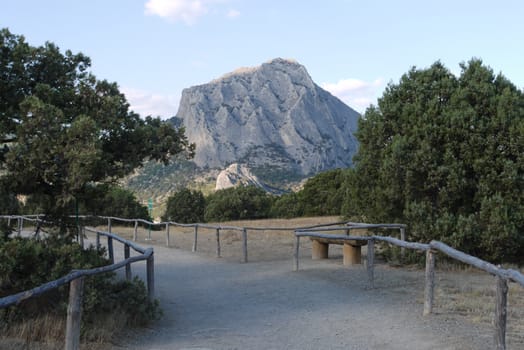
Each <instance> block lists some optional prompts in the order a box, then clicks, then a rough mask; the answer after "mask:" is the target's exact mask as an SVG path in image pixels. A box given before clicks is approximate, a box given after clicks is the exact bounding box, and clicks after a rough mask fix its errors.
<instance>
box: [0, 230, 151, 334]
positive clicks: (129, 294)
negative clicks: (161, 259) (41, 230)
mask: <svg viewBox="0 0 524 350" xmlns="http://www.w3.org/2000/svg"><path fill="white" fill-rule="evenodd" d="M104 253H105V251H104V250H101V251H97V250H96V249H94V248H92V247H91V248H89V249H86V250H84V249H82V248H81V247H80V246H79V245H78V244H75V243H67V242H64V241H63V240H59V239H56V238H54V237H50V238H47V239H44V240H36V239H26V238H12V239H8V240H6V241H3V242H1V243H0V261H1V263H0V297H3V296H6V295H11V294H14V293H17V292H20V291H23V290H27V289H31V288H34V287H36V286H39V285H41V284H43V283H45V282H49V281H52V280H55V279H58V278H60V277H62V276H64V275H66V274H67V273H69V272H70V271H71V270H72V269H89V268H94V267H99V266H104V265H107V264H109V261H108V260H107V259H106V258H104ZM113 277H114V274H112V273H107V274H103V275H96V276H91V277H87V278H86V280H85V286H84V305H83V310H82V313H83V316H82V322H83V327H84V332H85V329H88V328H90V327H92V326H93V325H95V324H96V323H97V322H99V321H100V320H101V318H102V317H112V314H113V313H114V312H119V313H123V314H127V315H128V316H127V318H126V320H127V321H126V322H128V325H129V326H137V325H143V324H145V323H147V322H149V321H151V320H153V319H156V318H157V317H158V316H159V315H160V309H159V307H158V302H150V301H149V300H148V299H147V292H146V290H145V287H144V285H143V283H142V282H141V281H139V280H138V279H135V280H134V281H131V282H127V281H114V278H113ZM68 291H69V288H68V287H67V285H66V286H64V287H60V288H58V289H55V290H53V291H51V292H48V293H46V294H44V295H42V296H40V297H36V298H33V299H29V300H27V301H25V302H24V303H22V304H20V305H17V306H15V307H10V308H7V309H3V310H0V318H1V319H2V322H1V323H3V324H4V325H5V326H7V327H9V326H11V325H15V324H17V323H19V322H23V321H24V320H25V319H28V318H35V317H38V316H39V315H43V314H53V315H63V314H65V312H66V308H67V301H68Z"/></svg>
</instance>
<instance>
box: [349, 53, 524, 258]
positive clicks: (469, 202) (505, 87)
mask: <svg viewBox="0 0 524 350" xmlns="http://www.w3.org/2000/svg"><path fill="white" fill-rule="evenodd" d="M461 69H462V71H461V74H460V76H458V77H456V76H454V75H453V74H452V73H451V72H450V71H449V70H448V69H447V68H445V67H444V66H443V65H442V64H441V63H440V62H436V63H435V64H433V65H432V66H431V67H430V68H427V69H416V68H413V69H411V70H410V71H409V72H408V73H406V74H405V75H404V76H402V78H401V79H400V82H399V83H398V84H390V85H389V86H388V87H387V88H386V90H385V92H384V95H383V96H382V97H381V98H380V99H379V101H378V106H372V107H370V108H369V109H368V110H367V111H366V113H365V115H364V117H363V118H362V119H361V121H360V124H359V131H358V134H357V136H358V139H359V142H360V149H359V152H358V153H357V155H356V156H355V158H354V161H355V163H356V169H355V173H354V174H353V175H350V176H349V177H348V178H347V180H346V181H347V184H348V188H349V190H348V195H347V197H346V201H345V203H344V209H345V210H353V211H358V213H359V214H360V215H362V216H363V217H365V218H366V219H367V220H369V221H372V222H384V221H388V222H395V221H400V222H405V223H407V224H408V225H409V227H410V232H409V235H410V238H411V239H413V240H417V241H429V240H431V239H439V240H443V241H445V242H447V243H449V244H451V245H453V246H454V247H456V248H458V249H461V250H465V251H466V252H468V253H471V254H474V255H477V256H480V257H483V258H485V259H489V260H491V261H495V262H498V261H507V262H518V261H520V262H522V259H523V256H524V254H523V253H524V235H523V233H522V232H524V214H523V213H524V195H523V193H524V95H523V93H522V91H520V90H518V89H517V88H516V87H515V86H514V85H513V84H512V83H511V82H510V81H508V80H507V79H506V78H505V77H504V76H502V75H500V74H499V75H495V74H494V73H493V71H492V70H491V69H490V68H489V67H486V66H484V65H483V64H482V62H481V61H480V60H478V59H473V60H471V61H469V62H468V63H463V64H461Z"/></svg>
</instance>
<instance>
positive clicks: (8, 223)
mask: <svg viewBox="0 0 524 350" xmlns="http://www.w3.org/2000/svg"><path fill="white" fill-rule="evenodd" d="M7 226H8V227H11V216H9V217H8V218H7Z"/></svg>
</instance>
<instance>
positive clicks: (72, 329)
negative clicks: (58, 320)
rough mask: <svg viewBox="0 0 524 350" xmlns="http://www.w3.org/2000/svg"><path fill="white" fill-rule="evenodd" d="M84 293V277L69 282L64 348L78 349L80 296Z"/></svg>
mask: <svg viewBox="0 0 524 350" xmlns="http://www.w3.org/2000/svg"><path fill="white" fill-rule="evenodd" d="M83 294H84V277H79V278H77V279H74V280H72V281H71V283H69V304H68V306H67V325H66V336H65V349H66V350H78V348H79V346H80V321H81V319H82V297H83Z"/></svg>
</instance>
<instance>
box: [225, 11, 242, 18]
mask: <svg viewBox="0 0 524 350" xmlns="http://www.w3.org/2000/svg"><path fill="white" fill-rule="evenodd" d="M226 16H227V18H237V17H238V16H240V11H238V10H235V9H231V10H229V11H228V13H227V15H226Z"/></svg>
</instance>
